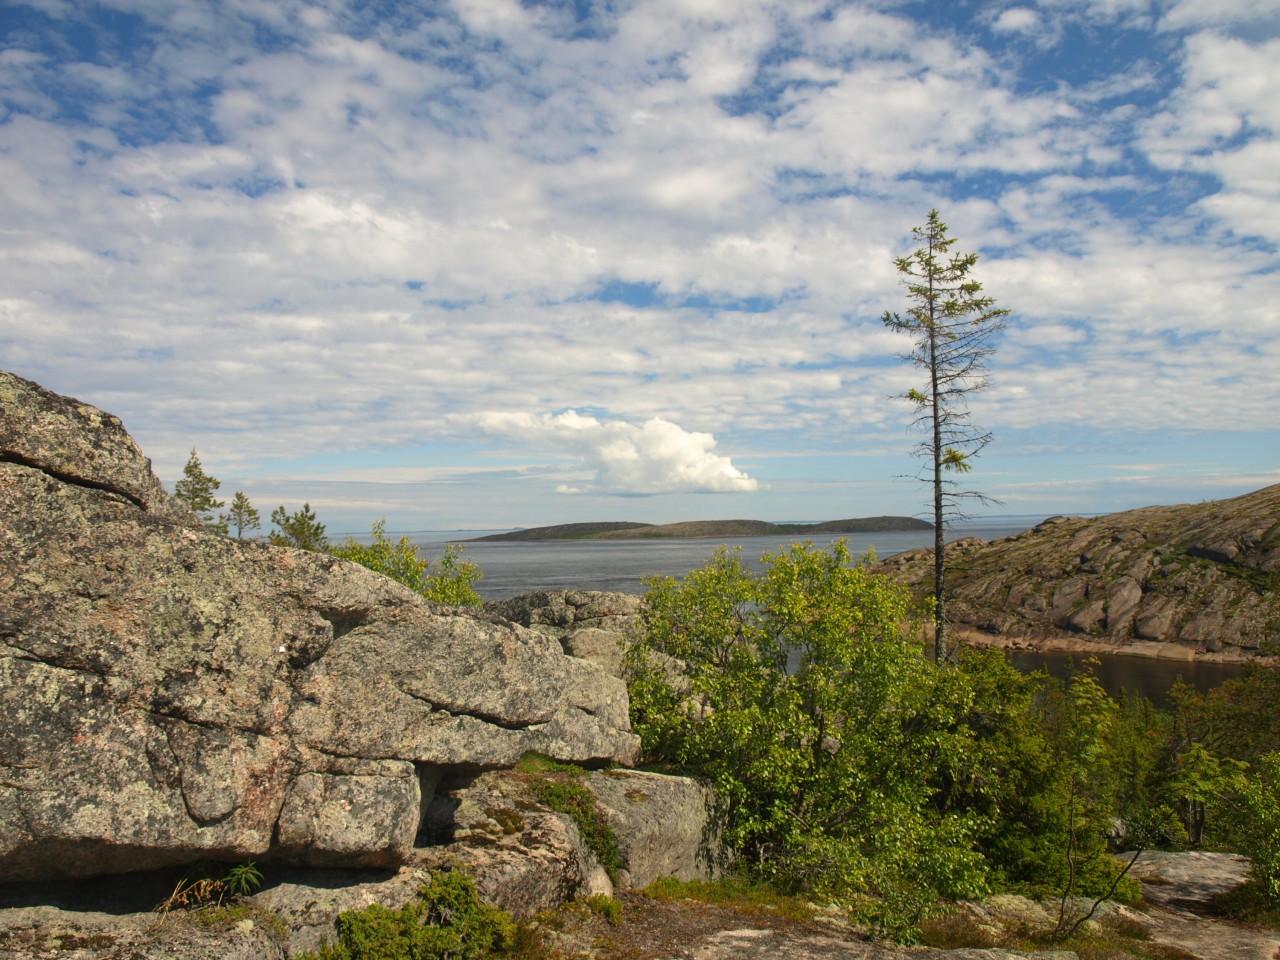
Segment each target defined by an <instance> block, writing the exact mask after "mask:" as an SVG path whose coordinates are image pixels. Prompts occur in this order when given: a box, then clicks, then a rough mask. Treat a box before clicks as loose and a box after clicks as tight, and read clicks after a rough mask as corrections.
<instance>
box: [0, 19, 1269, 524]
mask: <svg viewBox="0 0 1280 960" xmlns="http://www.w3.org/2000/svg"><path fill="white" fill-rule="evenodd" d="M0 41H2V44H0V49H2V52H0V205H2V211H0V224H2V226H0V258H3V266H2V268H0V367H3V368H5V369H9V370H12V371H13V372H15V373H18V374H20V375H22V376H24V377H27V378H29V379H32V380H35V381H37V382H39V383H41V384H43V385H45V386H46V387H48V388H50V389H53V390H56V391H58V392H61V393H66V394H70V395H72V396H76V397H78V398H80V399H82V400H84V401H87V402H90V403H93V404H95V405H97V406H100V407H102V408H104V409H106V410H109V411H111V412H113V413H115V414H117V415H119V416H120V417H121V418H122V419H123V420H124V421H125V424H126V426H127V427H128V428H129V429H130V431H131V432H132V433H133V435H134V437H135V438H136V439H137V440H138V442H139V443H140V444H141V445H142V447H143V449H144V451H145V452H146V453H147V454H148V455H149V456H150V457H151V458H152V459H153V461H154V463H155V467H156V472H157V473H158V474H159V475H160V477H161V478H162V479H163V480H165V481H166V482H167V483H169V484H170V485H171V484H172V483H173V481H174V480H176V479H177V478H178V476H179V475H180V473H181V469H182V465H183V463H184V462H185V461H186V457H187V453H188V452H189V451H190V449H191V448H192V447H195V448H197V449H198V451H199V453H200V456H201V459H202V460H203V462H204V465H205V467H206V469H207V470H208V471H209V472H210V473H212V474H213V475H215V476H217V477H219V478H220V479H221V480H222V482H223V492H224V493H227V494H230V493H231V492H232V491H234V490H243V491H244V492H245V493H246V494H248V495H249V497H250V499H251V500H253V501H254V502H255V503H256V504H257V505H258V506H259V507H260V508H262V511H263V515H264V516H265V515H266V514H267V513H268V512H269V511H270V509H271V507H273V506H275V505H276V504H280V503H283V504H286V505H288V506H289V507H290V508H291V509H292V508H293V507H295V506H297V505H299V504H301V503H302V502H303V501H304V500H308V501H310V502H311V504H312V505H313V507H314V508H315V509H316V511H317V513H318V514H319V516H320V519H321V520H322V521H326V522H327V523H328V525H329V527H330V530H332V531H355V530H364V529H367V528H368V526H369V525H370V523H371V522H372V521H374V520H377V519H379V518H384V517H385V518H386V519H387V521H388V526H389V527H390V528H391V529H452V528H460V527H467V528H501V527H508V526H515V525H541V524H550V523H561V522H571V521H579V520H613V519H627V520H641V521H654V522H663V521H674V520H684V519H700V518H728V517H751V518H760V519H772V520H782V519H789V520H801V519H811V520H818V519H833V518H838V517H850V516H867V515H875V514H882V513H891V514H915V513H918V512H922V511H923V510H924V509H925V504H926V491H925V490H924V489H923V488H922V487H921V486H920V485H919V484H917V483H916V482H914V481H913V480H911V479H906V477H909V476H910V475H911V474H913V473H915V471H916V469H917V466H918V464H917V463H916V462H915V461H913V460H912V458H911V456H910V454H911V450H912V449H913V447H914V446H915V444H916V442H917V441H918V440H919V436H918V435H916V434H914V433H913V432H912V431H911V430H910V429H909V424H910V420H911V410H910V409H909V408H908V407H907V406H906V405H905V404H903V403H901V402H898V401H894V400H892V399H890V398H891V396H892V395H895V394H900V393H901V392H903V391H904V390H906V389H908V388H910V387H911V386H913V385H915V384H916V383H917V380H918V376H919V374H918V373H917V372H916V371H915V370H913V369H912V368H911V367H909V366H907V365H904V364H902V363H901V362H899V361H898V360H897V359H896V354H898V353H899V352H901V351H902V350H903V349H905V348H906V346H907V345H906V344H905V343H903V342H902V341H901V340H899V339H898V338H897V336H896V335H894V334H892V333H890V332H889V331H887V330H886V329H884V327H883V325H882V324H881V322H880V320H879V317H880V316H881V314H883V312H884V311H885V310H899V311H901V310H904V309H905V308H906V306H907V304H906V301H905V300H904V297H903V290H902V287H901V285H900V283H899V281H898V278H897V276H896V274H895V272H894V269H893V258H894V257H895V256H899V255H902V254H904V253H906V252H908V250H909V249H910V246H911V244H910V235H911V228H912V227H913V226H916V225H918V224H920V223H922V222H923V220H924V219H925V216H926V214H927V213H928V211H929V210H930V209H931V208H935V207H936V208H937V209H938V210H940V211H941V213H942V215H943V219H944V220H946V222H947V223H948V224H949V225H950V227H951V232H952V234H953V235H954V236H956V237H957V238H958V242H959V249H962V250H972V251H976V252H978V253H980V254H981V256H982V259H981V260H980V262H979V264H978V267H977V271H976V276H977V278H978V279H979V280H980V281H981V282H982V283H983V284H984V286H985V290H986V292H987V293H988V294H990V295H991V296H993V297H995V298H996V300H997V301H998V303H999V305H1000V306H1002V307H1007V308H1009V309H1010V310H1011V311H1012V313H1011V315H1010V317H1009V319H1008V325H1007V328H1006V330H1005V331H1004V333H1003V335H1002V336H1001V338H1000V340H999V342H998V345H997V350H996V353H995V355H994V356H993V357H992V358H991V362H990V371H989V372H990V381H991V386H990V388H989V389H988V390H986V391H984V392H983V393H981V394H977V395H974V396H973V398H972V403H971V409H972V414H973V418H974V420H975V422H977V423H978V424H980V425H981V426H983V427H985V428H988V429H990V430H991V431H992V432H993V433H994V434H995V438H996V439H995V442H994V443H993V444H992V445H991V446H989V447H988V448H987V449H986V450H985V451H984V453H983V455H982V457H981V459H979V460H978V461H977V463H976V469H975V471H974V473H973V474H972V475H971V478H970V480H971V483H972V486H974V487H975V488H977V489H980V490H982V491H983V492H985V493H987V494H989V495H991V496H993V497H997V498H999V499H1000V500H1002V501H1003V505H1002V506H1000V507H996V508H992V509H993V510H995V511H996V512H1001V513H1013V514H1042V515H1049V514H1054V513H1065V512H1090V513H1092V512H1102V511H1109V510H1115V509H1123V508H1127V507H1135V506H1142V505H1146V504H1151V503H1174V502H1195V501H1201V500H1206V499H1216V498H1220V497H1226V496H1233V495H1237V494H1240V493H1244V492H1247V491H1249V490H1253V489H1256V488H1258V487H1261V486H1265V485H1267V484H1271V483H1276V482H1280V462H1278V460H1280V306H1277V305H1278V304H1280V271H1278V267H1280V258H1278V257H1277V244H1278V243H1280V139H1278V135H1280V9H1278V8H1277V7H1276V6H1275V4H1274V2H1271V0H1159V2H1147V0H1040V2H1027V3H999V2H992V3H971V2H953V3H948V4H942V3H932V2H931V3H913V2H892V0H883V2H868V3H823V2H810V0H782V2H766V0H759V2H753V0H682V2H677V0H653V2H646V0H637V2H623V0H619V2H602V3H590V2H586V0H576V2H567V3H557V2H526V3H520V2H516V0H458V2H454V3H446V2H435V3H426V4H410V3H377V4H369V3H355V2H352V3H346V2H343V0H327V2H321V3H303V2H277V3H270V2H262V0H223V2H216V3H214V2H192V0H115V2H108V3H101V4H95V3H87V2H83V0H34V2H30V3H5V4H3V5H2V6H0Z"/></svg>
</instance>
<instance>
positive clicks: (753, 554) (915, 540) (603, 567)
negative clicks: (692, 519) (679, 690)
mask: <svg viewBox="0 0 1280 960" xmlns="http://www.w3.org/2000/svg"><path fill="white" fill-rule="evenodd" d="M1043 519H1044V518H1043V517H1041V516H1034V517H997V518H993V519H989V520H982V521H972V522H969V523H966V524H964V525H957V526H956V528H955V529H954V530H953V531H950V532H949V534H948V539H952V540H953V539H956V538H958V537H982V538H983V539H984V540H995V539H997V538H999V537H1007V536H1009V535H1011V534H1014V533H1019V532H1021V531H1023V530H1027V529H1029V528H1031V527H1033V526H1035V525H1036V524H1037V523H1039V522H1040V521H1041V520H1043ZM494 532H497V531H490V530H476V531H466V532H461V533H460V532H458V531H439V530H429V531H414V532H409V533H408V534H407V536H408V537H409V538H410V539H412V540H413V541H414V542H415V543H417V544H418V545H419V547H421V548H422V552H423V554H425V555H426V556H428V557H434V556H438V555H439V554H440V552H441V551H442V550H443V549H444V545H445V544H446V543H450V542H455V541H458V540H467V539H470V538H472V537H481V536H485V535H487V534H489V533H494ZM393 536H400V534H398V533H397V534H393ZM841 537H843V538H844V539H846V540H848V541H849V549H850V550H851V551H852V552H853V554H854V555H855V556H858V555H861V554H863V553H866V552H867V551H868V550H875V552H876V555H877V556H880V557H888V556H892V555H893V554H895V553H901V552H902V551H903V550H913V549H916V548H917V547H930V546H933V531H932V530H914V531H910V532H890V533H861V534H830V533H822V534H815V535H814V536H812V537H802V536H795V535H791V534H788V535H786V536H773V537H731V538H729V539H727V540H716V539H688V540H558V541H545V542H529V543H520V542H514V543H467V544H466V555H467V557H468V559H470V560H473V561H474V562H475V563H477V564H479V565H480V569H481V570H483V571H484V579H483V580H481V581H480V583H478V584H477V585H476V589H477V590H478V592H479V593H480V595H481V596H482V597H484V598H485V599H486V600H505V599H506V598H508V597H515V596H519V595H520V594H522V593H530V592H532V591H534V590H616V591H620V592H622V593H643V592H644V582H643V581H644V578H645V577H648V576H653V575H655V574H656V575H659V576H672V577H683V576H684V575H685V574H686V573H688V572H689V571H690V570H695V569H697V568H698V567H701V566H702V565H703V564H704V563H706V561H707V559H708V558H709V557H710V556H711V555H712V554H713V553H715V551H716V550H717V548H719V547H720V546H721V545H728V546H730V547H741V548H742V556H743V560H744V562H746V563H747V564H748V565H749V566H751V567H752V568H753V569H759V567H760V556H761V554H763V553H766V552H775V551H777V550H778V549H779V548H780V547H785V546H786V545H787V544H790V543H795V542H797V541H803V540H812V541H813V543H814V545H815V546H818V547H826V546H828V545H829V544H831V543H832V542H833V541H835V540H839V539H841ZM357 539H361V538H359V537H357Z"/></svg>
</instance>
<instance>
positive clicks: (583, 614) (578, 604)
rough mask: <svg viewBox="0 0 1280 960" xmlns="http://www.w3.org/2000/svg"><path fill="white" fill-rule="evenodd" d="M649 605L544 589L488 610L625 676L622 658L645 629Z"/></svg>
mask: <svg viewBox="0 0 1280 960" xmlns="http://www.w3.org/2000/svg"><path fill="white" fill-rule="evenodd" d="M643 607H644V600H643V598H641V597H637V596H635V595H633V594H629V593H610V592H605V591H599V590H539V591H537V592H535V593H526V594H522V595H521V596H518V597H512V598H511V599H509V600H492V601H490V602H489V603H486V604H485V610H486V611H488V612H489V613H492V614H494V615H495V616H499V617H502V618H503V619H504V620H510V621H511V622H512V623H518V624H520V625H521V626H525V627H528V628H529V629H530V630H536V631H538V632H539V633H542V634H545V635H546V636H548V637H551V638H553V639H554V640H555V641H556V642H557V643H559V644H560V647H561V649H563V650H564V652H565V653H567V654H569V655H570V656H573V657H578V658H580V659H583V660H590V661H591V662H592V663H594V664H596V665H598V666H600V667H602V668H603V669H604V670H605V671H606V672H607V673H609V674H610V675H611V676H615V677H621V676H622V674H623V669H622V658H623V655H624V654H625V652H626V645H627V642H628V640H629V639H630V638H632V637H634V636H635V635H636V631H638V630H639V629H640V614H641V611H642V609H643Z"/></svg>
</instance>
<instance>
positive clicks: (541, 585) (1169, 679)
mask: <svg viewBox="0 0 1280 960" xmlns="http://www.w3.org/2000/svg"><path fill="white" fill-rule="evenodd" d="M1043 519H1044V517H1042V516H1039V515H1037V516H993V517H986V518H983V519H978V520H969V521H964V522H960V523H957V524H956V525H955V526H954V527H952V528H951V529H949V530H948V531H947V539H948V540H949V541H950V540H956V539H959V538H961V537H981V538H982V539H984V540H997V539H999V538H1001V537H1008V536H1012V535H1013V534H1016V533H1021V532H1022V531H1024V530H1029V529H1030V528H1031V527H1033V526H1035V525H1036V524H1038V523H1039V522H1040V521H1041V520H1043ZM503 532H505V531H500V530H426V531H422V530H419V531H406V532H403V533H402V532H396V533H392V534H390V536H392V538H394V539H398V538H399V537H400V536H402V535H404V536H408V537H409V539H410V540H412V541H413V542H414V543H416V544H417V545H418V546H419V548H420V550H421V552H422V555H423V556H425V557H427V558H429V559H434V558H436V557H439V556H440V555H441V554H442V553H443V552H444V549H445V547H446V545H447V544H450V543H462V544H463V545H464V546H465V553H464V556H465V557H466V559H468V560H470V561H472V562H474V563H476V564H477V565H478V566H479V567H480V569H481V570H482V571H483V572H484V579H483V580H481V581H480V582H479V583H477V584H476V590H477V592H478V593H479V594H480V595H481V596H482V597H483V598H484V599H485V600H502V599H506V598H508V597H515V596H519V595H520V594H524V593H531V592H533V591H535V590H609V591H616V592H620V593H634V594H641V593H644V591H645V580H646V579H647V578H649V577H652V576H672V577H683V576H684V575H685V574H687V573H689V571H691V570H695V569H697V568H698V567H701V566H702V565H703V564H705V563H706V562H707V560H708V559H709V558H710V557H711V556H712V554H714V553H715V552H716V550H718V549H720V548H721V547H728V548H729V549H737V548H741V551H742V560H743V563H744V564H745V565H746V566H747V567H748V568H750V569H753V570H759V569H760V567H761V564H760V558H761V556H762V555H763V554H765V553H773V552H777V551H778V550H779V549H785V548H786V547H787V546H788V545H789V544H791V543H794V542H803V541H806V540H808V541H811V542H812V543H813V544H814V545H815V546H817V547H827V546H829V545H830V544H831V543H832V542H834V541H835V540H839V539H844V540H847V541H848V544H849V550H850V552H851V553H853V555H854V556H860V555H862V554H865V553H867V552H868V551H874V552H875V554H876V556H878V557H880V558H884V557H889V556H892V555H893V554H895V553H901V552H902V551H904V550H914V549H918V548H920V547H932V546H933V531H932V530H909V531H885V532H880V533H856V534H826V533H824V534H815V535H813V536H812V537H805V536H803V535H795V534H786V535H775V536H766V537H730V538H727V539H715V538H707V539H701V538H699V539H671V540H666V539H663V540H549V541H505V542H503V541H499V542H492V541H491V542H483V543H472V542H467V541H470V540H472V539H474V538H476V537H483V536H487V535H489V534H492V533H503ZM356 539H357V540H360V539H364V540H367V539H368V538H367V536H366V537H363V538H362V537H360V536H357V537H356ZM1010 656H1011V659H1012V660H1013V662H1014V664H1015V665H1016V666H1018V668H1019V669H1022V670H1028V671H1029V670H1037V669H1046V670H1048V671H1049V672H1050V673H1053V674H1055V675H1058V676H1063V675H1065V674H1066V673H1067V672H1068V671H1069V670H1070V669H1071V668H1072V665H1073V664H1075V665H1078V664H1079V663H1080V662H1081V660H1082V657H1081V656H1079V655H1077V656H1074V657H1072V656H1070V655H1068V654H1060V653H1054V652H1046V653H1029V652H1016V653H1012V654H1011V655H1010ZM1095 656H1096V659H1097V660H1098V665H1097V666H1096V667H1094V668H1093V670H1094V672H1095V675H1097V677H1098V679H1099V681H1100V682H1101V683H1102V685H1103V687H1105V688H1106V689H1107V690H1108V691H1109V692H1110V693H1112V694H1115V695H1118V694H1119V692H1120V691H1121V690H1122V689H1123V690H1128V691H1129V692H1131V693H1141V694H1143V695H1144V696H1146V697H1148V698H1150V699H1151V700H1152V701H1153V702H1155V703H1156V704H1158V705H1164V704H1165V703H1166V702H1167V700H1168V693H1169V690H1170V688H1171V687H1172V685H1173V684H1174V683H1175V682H1176V681H1177V680H1183V681H1185V682H1187V683H1190V684H1191V685H1192V686H1194V687H1196V688H1197V689H1199V690H1202V691H1203V690H1207V689H1209V688H1211V687H1213V686H1216V685H1218V684H1219V683H1221V682H1222V681H1223V680H1227V679H1230V678H1231V677H1235V676H1239V675H1240V673H1241V670H1242V668H1241V667H1240V665H1238V664H1231V663H1200V662H1191V661H1178V660H1155V659H1151V658H1144V657H1130V656H1123V655H1118V654H1117V655H1105V654H1104V655H1095Z"/></svg>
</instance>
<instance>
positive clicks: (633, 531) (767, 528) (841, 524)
mask: <svg viewBox="0 0 1280 960" xmlns="http://www.w3.org/2000/svg"><path fill="white" fill-rule="evenodd" d="M932 529H933V524H932V523H929V522H928V521H927V520H920V519H918V518H916V517H859V518H855V519H849V520H823V521H819V522H817V523H769V522H768V521H766V520H686V521H682V522H680V523H662V524H655V523H631V522H628V521H625V520H613V521H604V522H600V523H561V524H556V525H554V526H549V527H528V528H526V529H523V530H512V531H509V532H507V533H494V534H490V535H488V536H485V537H475V538H473V539H471V540H468V541H466V542H467V543H495V542H501V541H531V540H661V539H677V538H695V537H769V536H776V535H784V536H792V535H795V534H807V533H885V532H889V531H903V530H932Z"/></svg>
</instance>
